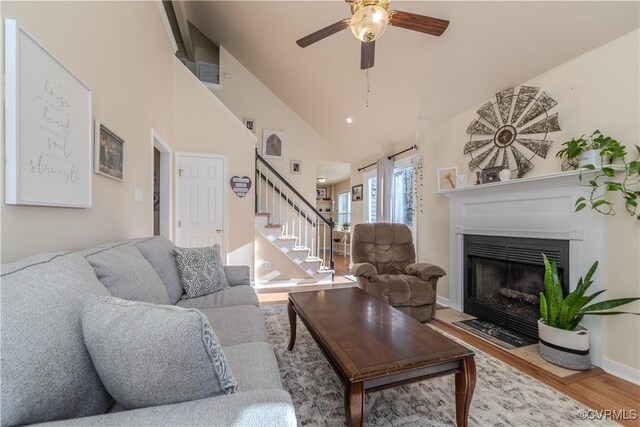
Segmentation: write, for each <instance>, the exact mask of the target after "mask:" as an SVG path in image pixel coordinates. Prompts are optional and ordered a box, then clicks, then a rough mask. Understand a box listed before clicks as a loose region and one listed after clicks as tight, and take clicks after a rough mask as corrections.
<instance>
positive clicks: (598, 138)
mask: <svg viewBox="0 0 640 427" xmlns="http://www.w3.org/2000/svg"><path fill="white" fill-rule="evenodd" d="M562 145H563V146H564V147H565V148H563V149H562V150H560V151H558V153H557V154H556V157H558V158H560V159H562V160H563V163H562V169H563V170H567V169H571V168H573V169H577V168H578V167H583V168H584V169H587V170H590V171H593V176H589V184H588V185H589V186H590V187H591V192H590V193H589V197H588V198H586V197H580V198H578V199H577V200H576V204H575V207H576V212H577V211H580V210H582V209H584V208H586V207H589V208H591V209H592V210H595V211H596V212H599V213H601V214H604V215H615V213H616V212H615V210H614V205H613V202H611V201H609V200H607V199H606V196H607V193H609V192H616V191H617V192H620V194H621V195H622V198H623V199H624V207H625V209H626V211H627V213H628V214H629V215H631V216H633V217H635V218H636V219H638V220H640V212H638V198H640V146H639V145H635V148H636V150H635V151H636V153H635V154H636V156H635V159H634V160H631V161H629V162H627V159H626V156H627V150H626V147H625V146H624V145H622V144H620V142H618V141H617V140H616V139H613V138H612V137H609V136H605V135H603V134H602V132H600V131H599V130H596V131H594V132H593V133H592V134H591V135H590V136H589V137H588V138H587V139H585V137H584V135H582V136H581V137H580V138H578V139H575V138H574V139H572V140H570V141H567V142H565V143H563V144H562ZM616 161H618V162H619V163H618V164H617V165H615V166H609V165H610V164H613V163H615V162H616ZM620 163H622V164H620ZM616 175H618V176H620V177H621V178H620V179H617V180H616ZM582 179H583V177H582V174H580V181H582Z"/></svg>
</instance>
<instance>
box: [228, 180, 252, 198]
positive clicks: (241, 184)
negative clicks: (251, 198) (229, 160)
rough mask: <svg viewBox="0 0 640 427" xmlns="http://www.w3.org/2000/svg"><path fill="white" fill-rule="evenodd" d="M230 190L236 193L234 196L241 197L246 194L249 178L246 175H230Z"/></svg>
mask: <svg viewBox="0 0 640 427" xmlns="http://www.w3.org/2000/svg"><path fill="white" fill-rule="evenodd" d="M229 184H230V185H231V190H232V191H233V192H234V193H236V196H238V197H240V198H242V197H244V196H246V195H247V193H248V192H249V189H251V178H249V177H248V176H243V177H239V176H232V177H231V181H230V183H229Z"/></svg>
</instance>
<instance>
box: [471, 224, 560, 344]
mask: <svg viewBox="0 0 640 427" xmlns="http://www.w3.org/2000/svg"><path fill="white" fill-rule="evenodd" d="M542 253H544V254H545V255H546V256H547V257H548V258H549V259H555V260H556V261H557V263H558V274H559V275H560V281H561V282H562V287H563V292H564V294H565V295H566V294H567V293H568V283H569V241H568V240H552V239H529V238H516V237H503V236H476V235H465V236H464V283H465V286H464V312H465V313H468V314H470V315H472V316H476V317H477V318H479V319H481V320H486V321H489V322H492V323H494V324H496V325H499V326H502V327H504V328H507V329H509V330H512V331H514V332H516V333H519V334H522V335H525V336H528V337H531V338H534V339H538V326H537V321H538V319H539V318H540V314H539V303H540V299H539V298H540V297H539V295H540V292H543V291H544V264H543V262H542V255H541V254H542Z"/></svg>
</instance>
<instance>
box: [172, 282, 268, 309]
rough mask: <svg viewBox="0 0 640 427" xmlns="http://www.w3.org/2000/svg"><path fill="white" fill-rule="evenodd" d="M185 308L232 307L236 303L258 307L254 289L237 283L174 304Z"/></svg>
mask: <svg viewBox="0 0 640 427" xmlns="http://www.w3.org/2000/svg"><path fill="white" fill-rule="evenodd" d="M176 305H178V306H180V307H185V308H197V309H199V310H202V309H206V308H218V307H233V306H236V305H255V306H256V307H258V306H259V305H260V303H259V302H258V297H257V296H256V291H254V290H253V288H252V287H251V286H245V285H238V286H232V287H230V288H228V289H225V290H222V291H220V292H216V293H213V294H209V295H204V296H201V297H198V298H191V299H183V300H180V301H178V303H177V304H176Z"/></svg>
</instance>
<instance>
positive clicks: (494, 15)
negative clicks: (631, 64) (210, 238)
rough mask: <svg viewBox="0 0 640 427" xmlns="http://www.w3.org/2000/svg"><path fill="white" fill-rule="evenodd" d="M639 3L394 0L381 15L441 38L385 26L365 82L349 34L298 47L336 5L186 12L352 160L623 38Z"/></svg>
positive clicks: (334, 14)
mask: <svg viewBox="0 0 640 427" xmlns="http://www.w3.org/2000/svg"><path fill="white" fill-rule="evenodd" d="M639 5H640V3H638V2H635V1H634V2H612V1H607V2H592V1H585V2H576V1H570V2H558V1H536V2H523V1H510V2H502V1H496V2H480V1H472V2H463V1H448V2H432V1H394V2H392V4H391V7H390V9H391V10H403V11H407V12H414V13H418V14H423V15H428V16H434V17H438V18H442V19H447V20H449V21H451V24H450V25H449V28H448V29H447V30H446V32H445V33H444V34H443V35H442V36H441V37H433V36H428V35H425V34H421V33H417V32H413V31H409V30H405V29H402V28H394V27H390V28H389V29H387V31H386V33H385V34H384V35H383V36H382V37H381V38H380V39H379V40H378V41H377V42H376V62H375V67H374V68H373V69H371V70H370V71H369V80H367V76H366V72H365V71H361V70H360V44H359V42H358V40H356V39H355V38H354V36H353V35H352V34H351V32H350V31H349V30H348V29H347V30H344V31H342V32H340V33H338V34H335V35H332V36H330V37H328V38H326V39H324V40H322V41H320V42H318V43H316V44H313V45H312V46H310V47H307V48H305V49H302V48H300V47H298V46H297V45H296V43H295V41H296V40H297V39H299V38H301V37H303V36H305V35H307V34H309V33H312V32H314V31H316V30H318V29H320V28H322V27H325V26H327V25H329V24H332V23H334V22H336V21H339V20H340V19H343V18H348V17H349V16H350V12H349V6H348V5H347V3H345V2H344V1H339V0H336V1H330V0H326V1H283V2H274V1H257V2H245V1H219V2H217V1H195V2H191V3H189V4H188V7H187V9H188V15H189V19H190V20H191V21H192V22H193V23H194V24H195V25H196V26H197V27H198V28H199V29H200V30H201V31H202V32H203V33H205V34H206V35H207V36H208V37H209V38H210V39H211V40H213V41H214V42H215V43H218V44H220V45H222V46H224V48H225V49H227V50H228V51H229V52H230V53H231V54H232V55H233V56H234V57H236V58H237V59H238V60H239V61H240V62H242V63H243V64H244V65H245V66H246V67H247V68H248V69H249V70H250V71H251V72H252V73H253V74H254V75H256V76H257V77H258V78H259V79H260V80H261V81H262V82H263V83H264V84H266V85H267V86H268V87H269V88H270V89H271V90H272V91H273V92H274V93H275V94H276V95H278V96H279V97H280V98H281V99H282V100H283V101H284V102H285V103H287V104H288V105H289V106H290V107H291V108H292V109H293V110H294V111H296V112H297V113H298V114H299V115H300V116H301V117H302V118H303V119H304V120H306V121H307V123H309V124H310V125H311V126H312V127H313V128H315V129H316V131H317V132H318V133H319V134H320V135H322V136H323V137H324V138H326V139H327V140H328V141H330V142H332V143H333V144H334V145H335V146H337V147H340V148H341V149H342V151H343V153H344V154H345V155H346V156H347V158H348V159H349V160H351V161H352V162H353V163H355V164H357V163H358V162H360V161H361V160H363V159H366V158H370V155H371V154H370V153H372V152H375V151H379V150H383V149H384V147H388V146H393V145H396V146H397V145H399V144H402V143H405V142H406V145H410V144H411V143H412V142H413V136H414V134H415V132H416V127H417V126H418V122H419V121H420V123H421V125H420V127H424V126H427V125H429V124H433V123H438V122H439V121H442V120H445V119H447V118H449V117H451V116H453V115H455V114H456V113H459V112H461V111H464V110H465V109H467V108H470V107H472V106H474V105H478V104H480V103H481V102H483V101H485V100H486V99H488V98H489V97H491V96H492V95H493V94H495V93H496V92H497V91H500V90H503V89H506V88H508V87H511V86H515V85H518V84H520V83H522V82H524V81H527V80H528V79H530V78H533V77H535V76H537V75H539V74H541V73H543V72H545V71H547V70H550V69H552V68H554V67H556V66H558V65H560V64H562V63H564V62H566V61H568V60H570V59H572V58H574V57H577V56H579V55H581V54H583V53H585V52H587V51H589V50H592V49H594V48H596V47H598V46H600V45H602V44H604V43H606V42H608V41H611V40H613V39H615V38H617V37H620V36H622V35H624V34H626V33H628V32H630V31H633V30H634V29H636V28H638V27H639V26H640V23H639V21H640V18H639V16H640V8H639ZM631 54H635V55H637V54H638V53H637V52H635V53H631ZM367 81H368V83H367ZM367 84H368V85H369V89H370V93H369V96H368V103H369V105H368V106H367V105H366V99H367ZM347 116H351V117H353V120H354V122H353V124H351V125H349V124H347V123H346V121H345V118H346V117H347Z"/></svg>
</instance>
